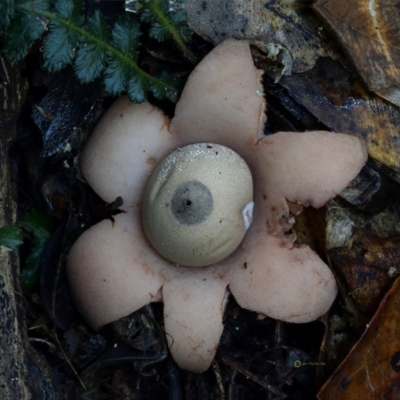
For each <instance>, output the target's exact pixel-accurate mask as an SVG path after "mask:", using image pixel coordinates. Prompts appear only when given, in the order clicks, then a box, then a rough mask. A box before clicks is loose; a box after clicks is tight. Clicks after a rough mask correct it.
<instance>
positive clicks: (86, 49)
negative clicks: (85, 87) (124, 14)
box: [74, 11, 110, 82]
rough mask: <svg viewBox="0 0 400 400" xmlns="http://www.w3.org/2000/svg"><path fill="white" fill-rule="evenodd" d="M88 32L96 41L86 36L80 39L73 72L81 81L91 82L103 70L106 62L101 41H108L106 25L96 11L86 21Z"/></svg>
mask: <svg viewBox="0 0 400 400" xmlns="http://www.w3.org/2000/svg"><path fill="white" fill-rule="evenodd" d="M88 32H89V33H91V34H92V35H93V36H94V37H95V38H97V40H96V41H90V40H89V39H87V38H83V39H82V40H81V44H80V46H81V47H80V48H79V50H78V52H77V55H76V60H75V64H74V67H75V73H76V76H77V77H78V78H79V79H80V80H81V81H82V82H92V81H93V80H94V79H96V78H98V77H99V76H100V75H101V73H102V72H103V70H104V68H105V66H106V62H107V52H106V49H105V47H104V46H103V45H102V43H107V42H109V41H110V35H109V32H108V27H107V24H106V21H105V19H104V17H103V16H102V15H101V14H100V12H99V11H96V12H95V13H94V14H93V16H92V17H91V18H90V19H89V21H88Z"/></svg>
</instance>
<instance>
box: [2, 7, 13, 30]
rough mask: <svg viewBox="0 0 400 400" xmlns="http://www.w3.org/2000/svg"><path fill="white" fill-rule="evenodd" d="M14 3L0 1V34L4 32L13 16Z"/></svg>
mask: <svg viewBox="0 0 400 400" xmlns="http://www.w3.org/2000/svg"><path fill="white" fill-rule="evenodd" d="M13 5H14V1H13V0H0V10H1V12H0V34H1V33H3V32H4V31H5V29H6V28H7V27H8V25H9V24H10V22H11V19H12V18H13V15H14V7H13Z"/></svg>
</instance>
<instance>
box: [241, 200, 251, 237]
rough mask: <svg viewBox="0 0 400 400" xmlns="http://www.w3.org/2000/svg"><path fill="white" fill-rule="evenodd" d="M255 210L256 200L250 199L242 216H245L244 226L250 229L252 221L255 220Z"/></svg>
mask: <svg viewBox="0 0 400 400" xmlns="http://www.w3.org/2000/svg"><path fill="white" fill-rule="evenodd" d="M253 210H254V201H250V202H249V203H247V204H246V205H245V206H244V208H243V211H242V216H243V223H244V228H245V229H246V231H247V229H249V228H250V225H251V223H252V222H253Z"/></svg>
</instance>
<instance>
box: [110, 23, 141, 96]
mask: <svg viewBox="0 0 400 400" xmlns="http://www.w3.org/2000/svg"><path fill="white" fill-rule="evenodd" d="M139 36H140V25H139V22H138V20H137V19H136V18H135V17H133V16H130V15H123V16H122V17H121V18H120V19H119V20H118V21H117V23H116V24H115V26H114V29H113V31H112V44H113V45H114V46H115V48H116V49H118V50H120V52H116V51H113V52H109V53H110V54H109V56H108V58H109V62H108V67H107V68H106V70H105V73H104V76H105V77H104V84H105V87H106V90H107V92H109V93H110V94H113V95H119V94H120V93H121V92H123V91H125V90H128V82H129V81H130V80H131V79H133V78H134V72H133V71H132V66H135V67H136V69H137V70H138V71H140V70H139V68H138V67H137V65H136V60H137V57H138V52H137V47H138V45H139ZM110 50H112V49H110ZM137 81H138V82H140V80H137ZM134 87H136V86H135V85H132V89H131V90H129V92H130V96H129V97H130V98H131V99H132V101H135V100H134V99H136V97H141V96H140V95H139V96H135V95H134V91H133V89H134ZM144 100H145V99H144ZM141 101H143V100H141Z"/></svg>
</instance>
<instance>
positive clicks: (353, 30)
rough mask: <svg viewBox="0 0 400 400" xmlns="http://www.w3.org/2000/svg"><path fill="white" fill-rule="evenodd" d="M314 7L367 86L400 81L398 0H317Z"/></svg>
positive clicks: (381, 86)
mask: <svg viewBox="0 0 400 400" xmlns="http://www.w3.org/2000/svg"><path fill="white" fill-rule="evenodd" d="M314 8H315V10H316V11H317V12H318V13H319V14H320V15H321V17H322V18H323V19H324V20H325V21H326V22H327V24H328V25H329V26H330V28H331V29H332V30H333V31H334V32H335V33H336V35H337V37H338V38H339V40H340V42H341V43H342V45H343V47H344V49H345V50H346V52H347V54H348V55H349V57H350V58H351V59H352V60H353V63H354V65H355V66H356V68H357V69H358V71H359V73H360V75H361V76H362V78H363V80H364V81H365V82H366V84H367V85H368V87H369V88H370V89H371V90H374V91H376V90H382V89H386V88H389V87H392V86H396V85H399V84H400V69H399V67H398V66H399V63H400V2H399V0H371V1H368V2H367V1H363V0H353V1H346V0H342V1H338V0H319V1H317V2H316V3H315V4H314Z"/></svg>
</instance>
